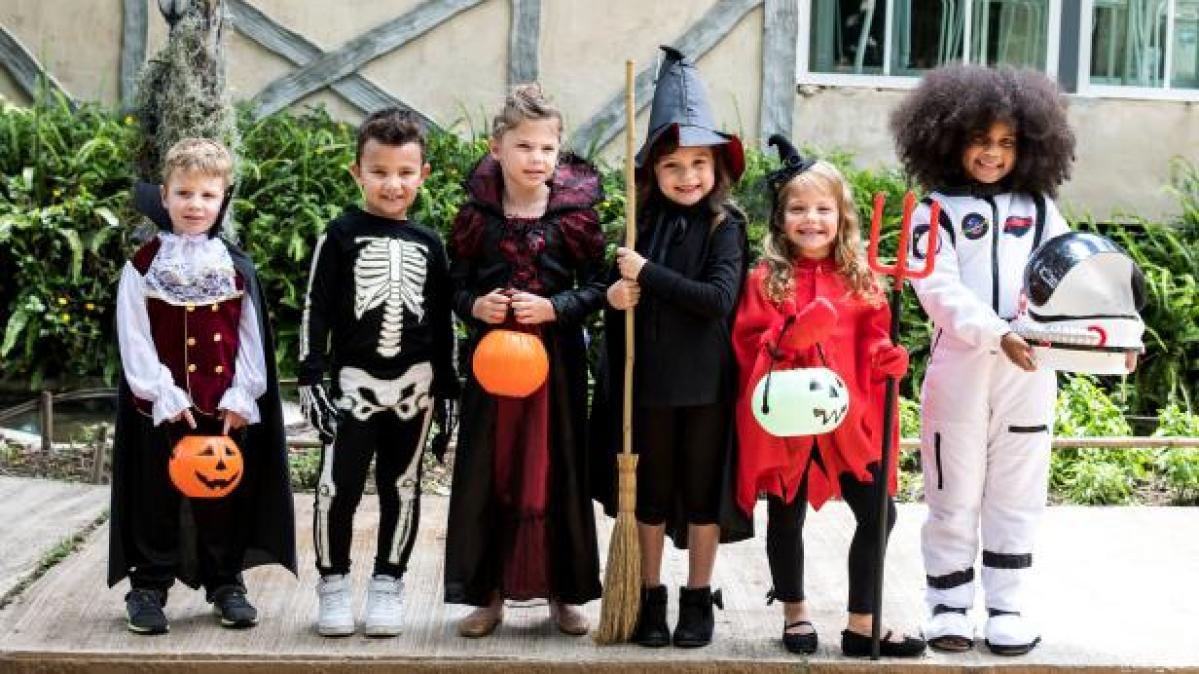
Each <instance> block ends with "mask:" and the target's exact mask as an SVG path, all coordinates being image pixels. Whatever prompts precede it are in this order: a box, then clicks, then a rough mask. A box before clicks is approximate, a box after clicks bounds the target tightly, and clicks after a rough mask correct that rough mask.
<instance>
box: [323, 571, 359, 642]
mask: <svg viewBox="0 0 1199 674" xmlns="http://www.w3.org/2000/svg"><path fill="white" fill-rule="evenodd" d="M316 595H317V597H318V598H320V614H319V616H318V617H317V619H316V631H317V633H318V634H320V635H321V636H325V637H344V636H349V635H351V634H353V633H354V610H353V606H352V605H351V596H350V579H349V578H348V577H346V576H344V575H338V576H324V577H322V578H321V579H320V580H319V581H317V583H316Z"/></svg>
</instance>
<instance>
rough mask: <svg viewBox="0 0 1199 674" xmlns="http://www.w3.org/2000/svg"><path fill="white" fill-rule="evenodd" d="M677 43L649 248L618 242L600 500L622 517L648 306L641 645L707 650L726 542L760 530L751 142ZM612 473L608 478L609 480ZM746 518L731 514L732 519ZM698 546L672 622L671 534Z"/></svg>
mask: <svg viewBox="0 0 1199 674" xmlns="http://www.w3.org/2000/svg"><path fill="white" fill-rule="evenodd" d="M663 50H664V51H665V52H666V54H665V57H664V58H663V62H662V66H661V68H660V70H659V72H658V81H657V85H656V87H655V90H654V100H653V105H652V108H651V112H650V122H649V134H648V138H647V140H646V142H645V145H644V146H642V148H641V151H640V152H639V153H638V154H637V157H636V162H637V166H638V173H637V207H638V214H637V225H638V233H637V246H636V250H631V249H628V248H623V247H622V248H619V249H617V254H616V255H617V265H616V266H617V271H618V272H619V276H618V277H617V276H614V277H613V278H612V281H614V282H613V283H612V284H611V285H610V286H609V288H608V291H607V299H608V302H609V305H610V306H611V308H612V310H611V311H608V312H606V316H605V319H604V322H605V326H606V328H607V335H606V341H607V350H606V354H605V355H606V358H607V360H606V362H607V368H606V372H602V373H601V374H600V375H599V376H598V377H597V379H599V380H601V383H600V384H598V385H597V393H596V403H595V409H594V410H593V415H592V416H593V427H594V435H593V442H595V443H596V444H597V449H598V450H599V451H596V452H594V453H595V455H596V456H597V457H599V459H598V460H600V461H603V462H604V463H605V465H604V466H598V467H597V469H596V473H597V476H596V477H597V480H596V483H597V484H599V485H600V486H599V487H598V488H597V490H596V491H597V496H599V497H600V499H601V500H603V501H605V506H606V509H607V510H608V512H609V513H614V512H615V511H614V508H613V506H614V505H615V499H614V498H613V497H614V494H615V490H614V489H612V485H613V484H614V483H615V482H616V478H615V475H614V467H615V462H614V461H613V459H612V453H613V452H614V451H616V449H617V448H618V447H619V445H620V440H619V439H620V437H621V435H620V431H619V428H620V422H619V419H620V416H621V409H622V407H621V406H622V403H621V399H620V391H621V390H622V388H623V371H622V368H623V363H624V348H625V347H624V337H623V335H622V330H621V328H620V326H622V325H624V312H625V311H635V312H636V320H635V321H634V325H635V327H636V337H635V339H636V342H635V349H634V352H635V355H636V357H635V359H634V364H635V367H634V373H633V448H634V451H636V452H637V454H638V455H639V458H638V463H637V509H636V517H637V530H638V539H639V543H640V552H641V584H642V588H641V614H640V616H639V617H638V621H637V627H636V629H635V631H634V633H633V636H632V640H633V641H634V642H635V643H637V644H639V645H642V646H647V647H651V648H653V647H662V646H667V645H670V644H672V643H673V644H674V645H675V646H677V647H681V648H695V647H702V646H706V645H707V644H708V643H710V642H711V640H712V635H713V630H714V627H715V617H714V615H713V606H714V605H715V606H721V607H722V608H723V604H722V601H723V600H722V596H721V593H720V591H719V590H716V591H713V590H712V586H711V585H712V573H713V570H714V567H715V563H716V551H717V548H718V546H719V544H720V543H728V542H732V541H736V540H740V539H741V538H744V537H745V536H747V535H748V531H749V529H750V527H749V525H748V523H747V522H744V521H740V520H741V519H743V518H737V517H735V515H736V513H735V509H734V508H733V507H732V504H731V500H732V499H731V495H732V494H731V488H730V484H729V468H730V466H731V458H730V457H731V455H732V451H733V449H732V441H733V433H732V413H731V409H730V405H729V403H731V402H732V401H733V399H734V396H735V395H736V367H735V362H734V359H733V352H732V345H731V342H730V339H729V333H730V329H731V325H732V317H733V312H734V309H735V307H736V304H737V296H738V295H739V294H740V292H741V283H742V281H743V279H744V277H745V270H746V262H745V260H746V247H747V245H746V233H745V216H744V215H743V214H742V213H741V212H740V211H739V210H738V209H737V208H736V207H734V206H733V204H732V202H731V200H730V198H729V191H730V190H731V188H732V186H733V184H734V183H736V181H737V179H738V178H739V177H740V176H741V172H742V170H743V169H744V167H745V158H744V154H743V151H742V148H741V141H740V140H739V139H738V138H737V137H736V136H734V135H731V134H725V133H721V132H719V131H717V130H716V122H715V118H714V115H713V114H712V111H711V106H710V105H709V102H708V99H707V89H706V87H705V86H704V83H703V81H702V80H701V79H700V77H699V72H698V70H697V69H696V67H695V65H694V63H692V61H691V60H690V59H687V58H686V57H685V56H684V55H683V54H682V53H680V52H679V51H677V50H675V49H672V48H669V47H663ZM605 475H607V476H608V478H609V479H608V480H606V481H605V480H604V479H603V477H604V476H605ZM730 514H731V515H734V517H732V518H730V517H729V516H728V515H730ZM667 534H669V535H670V537H671V539H672V540H673V541H674V543H675V545H676V546H677V547H679V548H686V549H687V561H688V564H687V567H688V568H687V582H686V585H685V586H683V587H680V588H679V614H678V622H677V624H676V626H675V629H674V631H673V633H672V632H671V630H670V628H669V626H668V625H667V622H666V607H667V589H666V587H665V586H664V585H663V584H662V581H661V567H662V556H663V552H664V547H665V537H666V535H667Z"/></svg>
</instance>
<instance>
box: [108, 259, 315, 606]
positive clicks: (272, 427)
mask: <svg viewBox="0 0 1199 674" xmlns="http://www.w3.org/2000/svg"><path fill="white" fill-rule="evenodd" d="M221 241H222V243H224V244H225V246H226V247H227V248H228V249H229V256H230V257H231V258H232V259H233V265H234V267H235V268H236V269H237V271H238V272H239V273H240V274H241V275H242V278H243V279H244V280H245V283H246V286H245V292H246V293H247V294H248V295H249V297H250V298H251V300H252V301H253V302H254V309H255V310H256V312H257V314H258V329H259V333H260V334H261V335H262V346H263V351H264V355H265V356H266V357H265V361H266V381H267V390H266V393H264V394H263V395H262V396H261V397H260V398H258V401H257V402H258V411H259V414H260V416H261V421H260V422H259V423H257V424H253V425H251V426H248V427H247V428H246V441H245V442H244V444H243V445H242V457H243V461H244V465H245V468H244V471H245V472H244V477H243V479H242V482H241V484H240V485H239V486H238V487H237V490H236V491H235V492H233V494H231V495H230V496H228V497H226V498H234V497H236V498H238V499H239V507H241V506H243V504H244V511H245V517H243V518H241V519H240V520H238V523H239V524H240V525H242V526H245V527H248V531H246V532H244V534H245V536H244V540H246V541H247V547H246V554H245V558H244V560H243V563H242V568H243V569H248V568H251V567H254V566H258V565H261V564H280V565H282V566H283V567H285V568H286V569H287V570H289V571H291V572H292V573H293V574H294V573H295V572H296V552H295V550H296V546H295V517H294V513H293V502H292V495H291V483H290V478H289V474H288V462H287V438H286V436H285V434H284V430H283V408H282V405H281V402H280V397H279V379H278V375H277V373H276V368H275V338H274V334H273V333H272V331H271V326H270V321H269V320H268V314H267V305H266V300H265V298H264V296H263V292H262V286H261V284H260V283H259V281H258V275H257V274H256V273H255V271H254V265H253V263H252V262H251V261H250V258H249V257H248V256H246V254H245V253H244V252H242V251H241V250H240V249H238V248H237V247H236V246H234V245H232V244H230V243H229V242H227V241H225V240H224V239H222V240H221ZM165 437H166V435H165V433H162V432H160V430H159V429H156V428H155V427H154V426H153V421H152V420H151V419H149V418H148V417H146V416H145V415H144V414H142V413H141V412H139V411H138V410H137V408H136V407H135V406H134V404H133V394H132V392H131V391H130V390H129V384H128V382H126V381H125V377H124V374H123V373H122V375H121V381H120V386H119V391H118V402H117V423H116V433H115V436H114V440H113V459H112V504H111V509H110V519H109V536H108V585H109V587H111V586H113V585H116V584H117V583H119V582H121V580H122V579H123V578H125V577H126V576H127V575H128V574H129V570H130V562H129V561H128V560H129V559H131V558H134V555H133V554H130V551H132V550H134V549H135V548H134V546H135V545H136V543H135V542H134V541H132V540H131V537H132V535H133V534H132V524H131V522H132V521H133V519H134V518H136V517H137V516H138V513H137V512H136V511H134V509H133V508H132V505H131V504H132V499H131V495H132V490H136V489H137V488H138V485H137V484H135V480H134V478H133V465H132V459H131V457H133V456H135V455H136V453H138V452H170V451H171V448H170V447H169V446H166V445H165V443H164V441H163V440H162V438H165ZM162 479H163V480H168V479H170V478H169V477H168V476H167V475H165V474H164V475H163V476H162ZM196 550H197V545H196V527H195V522H194V521H193V519H192V516H191V508H190V505H189V504H188V500H187V499H185V498H180V499H179V558H178V560H177V566H176V577H177V578H178V579H179V580H180V581H182V582H183V583H185V584H186V585H188V586H189V587H192V588H197V587H199V586H200V584H201V581H200V575H199V562H198V560H197V558H196Z"/></svg>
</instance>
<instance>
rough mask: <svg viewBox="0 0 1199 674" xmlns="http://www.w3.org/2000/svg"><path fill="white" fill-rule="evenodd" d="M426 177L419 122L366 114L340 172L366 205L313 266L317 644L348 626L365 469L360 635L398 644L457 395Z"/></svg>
mask: <svg viewBox="0 0 1199 674" xmlns="http://www.w3.org/2000/svg"><path fill="white" fill-rule="evenodd" d="M430 169H431V167H430V166H429V164H428V162H427V161H426V158H425V130H424V125H423V124H422V122H421V121H420V120H419V119H418V118H417V117H416V115H415V114H413V113H412V112H410V111H405V110H399V109H397V108H386V109H383V110H379V111H376V112H374V113H372V114H371V115H370V116H368V117H367V118H366V119H365V120H364V121H363V122H362V124H361V125H360V126H359V128H358V141H357V150H356V152H355V157H354V163H353V164H351V165H350V173H351V174H353V176H354V180H355V181H356V182H357V183H358V186H359V187H360V188H361V189H362V196H363V202H364V205H363V207H362V208H359V207H357V206H349V207H347V208H346V209H345V211H344V212H343V213H342V214H341V215H340V216H338V218H337V219H335V220H333V221H332V222H331V223H329V226H328V227H327V228H326V229H325V233H324V234H323V235H322V236H321V238H320V239H319V240H318V241H317V244H316V248H315V251H314V252H313V260H312V272H311V275H310V276H309V279H308V293H307V297H306V300H305V304H304V321H303V325H302V327H301V340H300V376H299V384H300V401H301V405H302V407H303V409H304V412H305V415H306V416H307V417H308V419H309V421H310V422H311V423H312V425H313V426H314V427H315V428H316V429H317V430H318V431H319V432H320V434H321V440H322V449H321V472H320V481H319V483H318V485H317V490H316V504H315V507H314V512H313V528H312V535H313V548H314V550H315V551H316V567H317V571H318V572H319V573H320V575H321V578H320V580H319V581H318V582H317V596H318V597H319V600H320V606H319V614H318V617H317V624H316V629H317V632H318V633H319V634H321V635H324V636H347V635H349V634H352V633H353V632H354V629H355V626H356V621H355V618H354V613H353V609H352V604H353V602H352V586H351V583H350V575H349V574H350V561H351V560H350V547H351V539H352V534H353V529H354V512H355V511H356V510H357V507H358V504H359V502H360V501H361V499H362V494H363V490H364V488H365V486H366V478H367V473H368V471H369V469H370V466H371V461H372V459H373V460H374V463H375V485H376V488H377V494H378V497H379V529H378V536H377V538H376V548H375V559H374V568H373V571H372V574H371V579H370V583H369V586H368V589H367V594H366V610H365V613H366V615H365V620H364V621H363V623H364V625H363V631H364V632H365V633H366V635H367V636H375V637H387V636H395V635H396V634H399V631H400V625H401V621H402V616H401V595H402V591H403V582H402V581H403V576H404V572H405V571H406V569H407V565H408V558H409V556H410V555H411V554H412V547H413V545H414V544H415V542H416V532H417V528H418V527H419V526H420V496H421V488H420V480H421V465H422V461H421V459H422V457H423V454H424V448H425V441H426V439H427V436H428V432H429V427H430V424H431V423H432V422H434V421H436V422H437V424H438V426H439V428H440V429H441V430H442V431H444V430H445V424H446V421H447V419H448V417H449V415H448V413H447V411H446V406H447V405H448V404H449V403H448V401H450V400H452V399H454V398H456V397H457V395H458V379H457V376H456V374H455V372H454V364H453V349H454V330H453V324H452V322H451V320H452V319H451V315H450V279H449V272H448V268H447V264H446V255H445V249H444V248H443V246H442V243H441V239H440V237H438V235H437V233H436V232H434V231H433V230H432V229H429V228H428V227H425V226H423V225H421V224H419V223H417V222H415V221H413V220H412V219H411V218H410V210H411V208H412V205H413V203H414V202H415V200H416V198H417V196H418V194H419V193H420V187H421V184H422V183H423V182H424V180H425V178H427V177H428V175H429V172H430ZM326 372H328V373H329V374H330V375H331V376H330V379H331V380H332V387H331V393H330V392H327V391H326V389H325V387H324V384H323V381H322V380H323V379H324V376H325V373H326Z"/></svg>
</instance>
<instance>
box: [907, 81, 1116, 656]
mask: <svg viewBox="0 0 1199 674" xmlns="http://www.w3.org/2000/svg"><path fill="white" fill-rule="evenodd" d="M891 128H892V132H893V133H894V134H895V139H896V146H897V149H898V154H899V157H900V159H901V160H902V161H903V164H904V167H905V168H906V169H907V171H908V172H909V173H910V174H911V175H912V176H913V177H914V178H915V179H916V180H917V181H919V182H920V184H921V185H923V186H924V187H925V188H926V189H929V190H932V191H933V193H932V194H931V195H930V198H935V199H936V200H937V201H938V202H940V204H941V214H940V221H939V222H936V223H929V221H928V220H929V209H928V206H927V201H928V200H927V199H926V200H925V201H926V203H925V204H924V205H922V206H921V208H920V209H918V210H917V211H916V212H915V214H914V215H913V218H912V223H913V225H914V229H913V242H912V245H913V250H912V256H913V257H915V258H916V259H917V260H920V259H923V258H924V257H925V256H927V255H930V254H932V255H935V256H936V265H935V267H934V270H933V273H932V275H931V276H929V277H928V278H926V279H922V280H918V281H913V282H912V286H913V287H914V288H915V289H916V294H917V296H918V297H919V298H920V303H921V305H923V306H924V309H925V311H927V312H928V315H929V318H931V319H932V320H933V323H934V324H935V327H936V331H935V333H934V336H933V344H932V349H931V354H930V358H929V364H928V370H927V372H926V374H925V377H924V385H923V391H922V395H921V418H922V419H921V458H922V461H921V463H922V465H923V468H924V496H925V500H926V501H927V502H928V519H927V520H926V521H925V523H924V528H923V530H922V533H921V542H922V548H923V553H924V568H925V572H926V574H927V583H928V586H927V589H926V592H925V599H926V602H927V604H928V608H929V618H928V622H927V623H926V624H925V628H924V636H925V638H927V639H928V640H929V645H931V646H933V647H934V648H938V649H941V650H949V651H960V650H967V649H969V648H971V647H972V646H973V644H974V625H973V623H972V622H971V620H970V617H969V611H970V609H971V608H972V607H973V605H974V594H975V587H974V576H975V571H974V569H975V559H976V557H977V556H978V548H979V542H980V539H979V531H980V527H981V533H982V538H981V543H982V583H983V589H984V591H985V594H986V607H987V611H988V614H989V615H988V619H987V623H986V643H987V646H988V647H989V648H990V649H991V651H993V652H995V653H998V654H1002V655H1019V654H1022V653H1027V652H1028V651H1029V650H1031V649H1032V648H1033V647H1035V646H1036V644H1037V643H1038V642H1039V641H1040V636H1039V635H1038V634H1037V631H1036V629H1035V628H1034V627H1033V626H1032V624H1031V623H1030V622H1029V621H1028V620H1027V619H1026V618H1025V617H1024V616H1022V615H1021V613H1020V611H1021V609H1022V608H1023V601H1022V597H1021V590H1022V587H1023V585H1024V583H1025V581H1026V577H1027V575H1028V572H1029V568H1030V567H1031V566H1032V548H1033V542H1034V539H1035V533H1036V527H1037V524H1038V523H1039V521H1040V518H1041V514H1042V512H1043V510H1044V508H1045V500H1046V496H1047V489H1048V473H1049V455H1050V444H1051V443H1050V439H1051V431H1052V428H1053V410H1054V400H1055V397H1056V389H1057V382H1056V380H1055V376H1054V372H1053V370H1050V369H1046V368H1038V367H1037V363H1036V361H1035V359H1034V357H1033V351H1032V348H1031V347H1030V346H1029V344H1028V343H1027V342H1026V341H1025V340H1024V339H1023V338H1021V337H1020V336H1019V335H1017V334H1016V333H1015V332H1013V331H1012V329H1011V327H1010V326H1009V324H1008V322H1009V321H1010V320H1011V319H1012V318H1013V317H1015V316H1016V314H1017V313H1018V310H1019V308H1020V302H1021V288H1022V285H1023V278H1024V269H1025V266H1026V264H1027V262H1028V259H1029V257H1030V255H1031V254H1032V252H1033V251H1034V250H1035V249H1036V248H1037V247H1038V245H1039V244H1040V242H1041V241H1043V240H1048V239H1050V238H1052V237H1054V236H1057V235H1059V234H1062V233H1064V232H1066V231H1068V227H1067V225H1066V222H1065V220H1064V219H1063V218H1062V216H1061V214H1060V213H1059V212H1058V210H1057V207H1056V206H1055V205H1054V203H1053V200H1052V199H1051V197H1052V195H1053V194H1054V193H1055V192H1056V190H1057V187H1058V185H1060V184H1061V183H1062V181H1063V180H1065V179H1066V178H1067V177H1068V175H1069V172H1070V164H1071V162H1072V160H1073V158H1074V134H1073V133H1072V132H1071V131H1070V126H1069V123H1068V121H1067V117H1066V107H1065V99H1064V98H1063V96H1062V95H1061V92H1060V91H1059V90H1058V88H1057V85H1056V84H1054V83H1053V82H1052V81H1050V80H1049V79H1047V78H1046V77H1045V76H1043V75H1041V74H1040V73H1036V72H1033V71H1031V70H1013V69H1010V68H999V69H991V68H983V67H978V66H951V67H945V68H939V69H937V70H934V71H932V72H930V73H928V74H927V75H925V77H924V79H923V81H922V82H921V84H920V86H919V87H917V89H916V90H915V91H913V92H912V93H911V94H910V95H909V96H908V98H907V100H905V101H904V103H903V104H902V105H900V107H899V108H898V109H896V111H895V113H894V114H893V115H892V118H891ZM930 227H940V228H941V230H942V231H941V235H940V241H939V242H938V247H937V250H935V251H931V252H930V251H929V250H927V248H928V245H927V243H928V242H927V232H928V230H929V228H930ZM1133 364H1134V363H1131V362H1130V363H1129V366H1130V369H1131V366H1132V365H1133ZM963 382H970V385H969V386H963V385H962V383H963Z"/></svg>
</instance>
